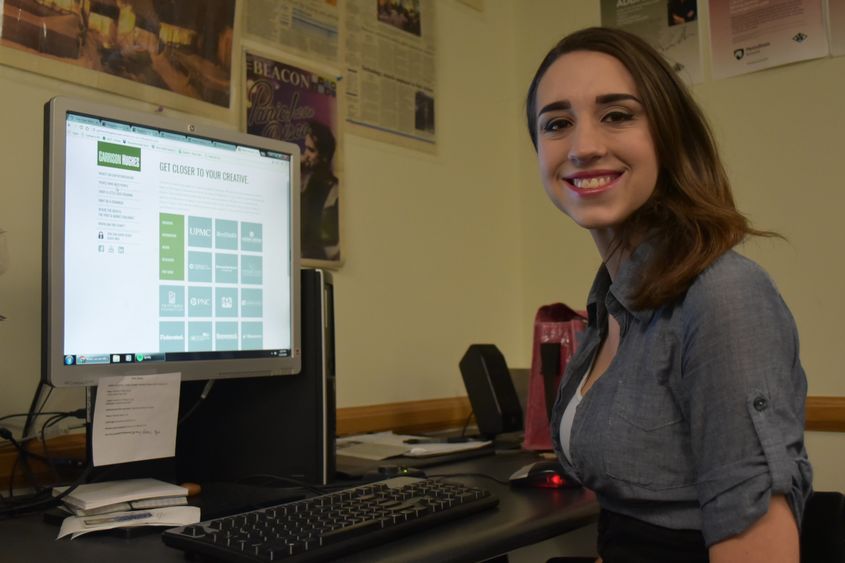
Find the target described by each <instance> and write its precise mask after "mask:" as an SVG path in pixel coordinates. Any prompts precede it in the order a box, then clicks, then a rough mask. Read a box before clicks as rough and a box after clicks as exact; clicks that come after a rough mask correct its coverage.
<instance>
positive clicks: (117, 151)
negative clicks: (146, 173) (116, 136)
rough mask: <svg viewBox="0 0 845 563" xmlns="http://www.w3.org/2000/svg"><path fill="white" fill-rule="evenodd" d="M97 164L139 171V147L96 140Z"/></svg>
mask: <svg viewBox="0 0 845 563" xmlns="http://www.w3.org/2000/svg"><path fill="white" fill-rule="evenodd" d="M97 164H98V165H99V166H110V167H112V168H121V169H123V170H134V171H135V172H140V171H141V148H140V147H130V146H128V145H117V144H115V143H106V142H105V141H97Z"/></svg>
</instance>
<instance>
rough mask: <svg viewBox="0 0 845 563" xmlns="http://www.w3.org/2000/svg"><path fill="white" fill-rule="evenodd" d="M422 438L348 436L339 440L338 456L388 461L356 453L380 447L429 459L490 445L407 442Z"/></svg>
mask: <svg viewBox="0 0 845 563" xmlns="http://www.w3.org/2000/svg"><path fill="white" fill-rule="evenodd" d="M419 438H421V437H420V436H412V435H408V434H394V433H393V432H390V431H387V432H374V433H372V434H358V435H355V436H347V437H345V438H338V439H337V454H338V455H348V456H351V457H362V458H364V459H386V458H387V457H389V456H384V457H380V458H379V457H369V456H367V455H360V454H358V453H356V450H357V449H359V448H360V449H363V450H365V451H366V449H367V446H370V445H372V446H380V447H383V448H384V449H385V450H387V448H391V447H393V448H395V450H396V451H397V453H393V454H392V455H404V456H408V457H428V456H436V455H446V454H451V453H456V452H465V451H468V450H475V449H478V448H482V447H484V446H488V445H490V441H489V440H487V441H481V440H470V441H467V442H451V443H441V442H429V443H422V444H408V443H407V440H413V439H419Z"/></svg>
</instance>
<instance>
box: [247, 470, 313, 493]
mask: <svg viewBox="0 0 845 563" xmlns="http://www.w3.org/2000/svg"><path fill="white" fill-rule="evenodd" d="M251 479H270V480H271V481H281V482H282V483H290V484H292V485H296V486H297V487H300V488H302V489H306V490H308V491H311V492H312V493H317V494H323V493H324V492H325V491H324V489H321V488H319V487H317V486H315V485H312V484H311V483H309V482H307V481H303V480H301V479H294V478H293V477H282V476H281V475H273V474H271V473H256V474H254V475H247V476H246V477H243V478H241V479H238V480H237V481H235V483H241V484H246V483H245V482H246V481H249V480H251Z"/></svg>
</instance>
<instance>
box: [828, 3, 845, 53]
mask: <svg viewBox="0 0 845 563" xmlns="http://www.w3.org/2000/svg"><path fill="white" fill-rule="evenodd" d="M827 9H828V14H827V15H828V19H827V21H828V26H829V27H830V54H831V55H833V56H834V57H841V56H842V55H845V0H828V3H827Z"/></svg>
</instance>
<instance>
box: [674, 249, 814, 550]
mask: <svg viewBox="0 0 845 563" xmlns="http://www.w3.org/2000/svg"><path fill="white" fill-rule="evenodd" d="M717 265H718V267H716V268H711V269H709V270H706V271H705V272H704V273H702V274H701V275H700V276H699V278H698V279H697V280H696V282H695V283H694V284H693V286H692V287H691V288H690V290H689V292H688V294H687V297H686V299H685V303H684V308H683V324H684V333H683V344H682V349H683V354H682V358H683V364H682V375H681V383H680V387H681V394H682V400H683V401H684V402H685V407H686V408H685V409H684V410H685V411H686V413H687V416H688V417H689V424H690V436H691V449H692V452H691V455H692V456H693V459H694V460H695V466H696V470H697V491H698V499H699V503H700V505H701V510H702V532H703V534H704V540H705V542H706V544H707V545H708V546H709V545H712V544H714V543H717V542H719V541H721V540H724V539H726V538H729V537H731V536H735V535H737V534H739V533H741V532H742V531H744V530H745V529H747V528H748V527H749V526H750V525H751V524H753V523H754V522H755V521H757V520H758V519H759V518H760V517H761V516H763V515H764V514H765V513H766V511H767V510H768V506H769V500H770V498H771V496H772V495H773V494H784V495H786V496H787V499H788V501H789V504H790V506H791V507H792V511H793V514H794V515H795V518H796V521H797V522H798V523H800V521H801V516H802V514H803V508H804V502H805V500H806V497H807V495H809V492H810V487H811V470H810V465H809V462H808V460H807V454H806V451H805V449H804V442H803V436H804V402H805V399H806V394H807V383H806V377H805V375H804V371H803V369H802V367H801V364H800V361H799V356H798V333H797V330H796V327H795V322H794V320H793V318H792V315H791V314H790V312H789V310H788V308H787V307H786V305H785V304H784V302H783V299H782V298H781V296H780V294H779V293H778V291H777V289H776V288H775V286H774V284H773V283H772V281H771V280H770V278H769V277H768V275H767V274H766V273H765V272H764V271H763V270H761V269H760V268H759V267H758V266H757V265H756V264H754V263H753V262H750V261H748V260H746V259H744V258H742V257H740V256H739V255H734V256H733V258H732V259H730V260H722V261H719V262H718V263H717Z"/></svg>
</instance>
